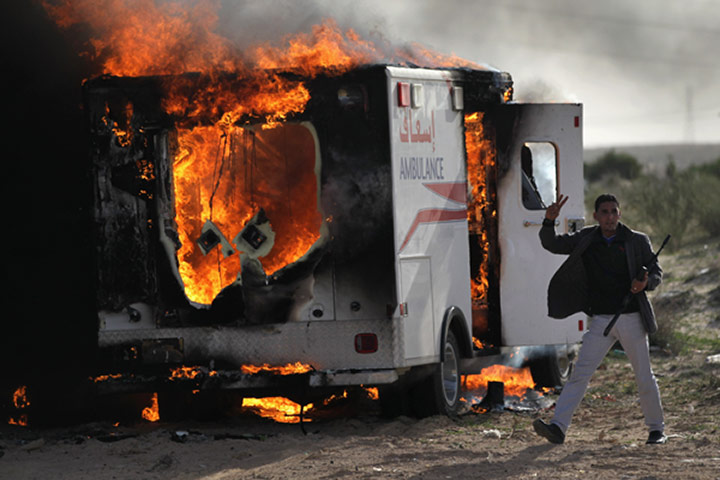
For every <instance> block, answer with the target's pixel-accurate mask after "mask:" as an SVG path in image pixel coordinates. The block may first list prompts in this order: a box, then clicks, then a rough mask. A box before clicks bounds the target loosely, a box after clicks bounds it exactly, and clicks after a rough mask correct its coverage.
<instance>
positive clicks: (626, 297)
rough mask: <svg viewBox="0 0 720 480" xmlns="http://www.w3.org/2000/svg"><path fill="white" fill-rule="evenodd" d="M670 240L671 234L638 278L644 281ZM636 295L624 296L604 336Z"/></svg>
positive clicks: (630, 293)
mask: <svg viewBox="0 0 720 480" xmlns="http://www.w3.org/2000/svg"><path fill="white" fill-rule="evenodd" d="M669 240H670V235H668V236H667V237H665V240H663V242H662V245H660V248H658V251H657V252H655V253H654V254H653V257H652V259H651V260H650V263H649V264H648V265H647V266H645V265H643V266H642V268H640V271H639V272H638V274H637V276H636V277H635V279H636V280H638V281H642V280H643V279H644V278H645V274H646V273H648V271H649V268H650V267H652V266H653V265H654V264H655V262H657V258H658V255H660V252H662V249H663V248H665V245H666V244H667V242H668V241H669ZM633 295H635V294H634V293H632V292H628V293H627V294H626V295H625V297H624V298H623V301H622V304H621V305H620V308H619V309H618V310H617V312H616V313H615V316H614V317H613V318H612V319H611V320H610V323H608V326H607V327H605V331H604V332H603V336H605V337H607V336H608V334H609V333H610V330H612V328H613V327H614V326H615V322H617V321H618V318H620V315H621V314H622V312H623V311H624V310H625V308H626V307H627V305H628V303H630V299H631V298H632V296H633Z"/></svg>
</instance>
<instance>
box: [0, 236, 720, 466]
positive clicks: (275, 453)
mask: <svg viewBox="0 0 720 480" xmlns="http://www.w3.org/2000/svg"><path fill="white" fill-rule="evenodd" d="M719 252H720V242H714V243H713V244H712V245H710V246H709V247H708V246H707V245H699V246H698V247H697V248H696V249H695V251H691V250H687V251H685V252H683V253H681V254H678V255H675V256H672V257H670V256H668V257H667V260H666V261H665V262H664V265H663V266H664V268H665V270H666V280H665V282H664V284H663V286H662V287H661V289H660V290H659V291H658V292H656V293H655V298H654V304H655V307H656V311H657V312H658V318H659V319H660V320H662V321H663V322H664V324H666V325H670V326H671V327H672V331H673V334H672V335H671V336H667V335H666V336H667V338H670V339H671V340H672V341H671V342H669V344H668V345H672V344H674V345H675V347H674V349H675V350H676V351H675V352H672V353H671V352H670V350H672V349H669V347H662V346H661V345H658V346H657V347H655V348H654V349H653V356H652V362H653V367H654V370H655V373H656V375H657V377H658V383H659V385H660V391H661V395H662V399H663V404H664V408H665V416H666V423H667V430H666V433H667V434H668V436H669V441H668V443H666V444H665V445H646V444H645V440H646V438H647V432H646V430H645V427H644V425H643V418H642V414H641V412H640V407H639V405H638V402H637V390H636V387H635V383H634V378H633V375H632V371H631V369H630V366H629V365H628V362H627V359H626V358H625V356H624V354H623V353H622V352H621V351H618V350H613V351H612V352H611V353H610V354H609V355H608V357H607V358H606V359H605V361H604V362H603V364H602V365H601V367H600V369H599V370H598V371H597V372H596V374H595V376H594V377H593V379H592V381H591V383H590V387H589V389H588V391H587V394H586V396H585V398H584V400H583V403H582V404H581V406H580V408H579V409H578V411H577V412H576V415H575V417H574V420H573V425H572V426H571V429H570V430H569V432H568V436H567V438H566V441H565V444H563V445H552V444H549V443H547V442H546V441H545V440H544V439H541V438H539V437H537V436H536V435H535V434H534V432H533V430H532V426H531V424H532V421H533V419H534V418H537V417H542V418H545V419H548V418H549V417H550V416H551V415H552V408H553V406H554V399H555V398H557V397H556V395H555V394H553V393H550V394H547V395H545V396H544V397H542V398H541V402H539V403H537V404H531V406H533V405H534V406H533V408H519V407H518V406H517V405H516V404H511V403H510V400H511V399H510V398H506V404H505V407H500V408H496V409H492V410H490V411H489V412H487V411H486V412H484V413H478V412H476V411H473V410H468V411H467V412H466V413H465V414H463V415H461V416H460V417H459V418H456V419H450V418H447V417H443V416H435V417H430V418H425V419H414V418H407V417H397V418H393V419H385V418H382V417H381V416H380V415H379V405H378V402H377V401H372V400H370V399H368V398H367V397H366V396H363V397H361V398H352V397H351V398H348V399H344V400H340V401H338V402H335V403H333V404H332V405H331V407H328V408H326V409H322V410H320V411H319V412H317V413H316V415H315V416H314V418H311V420H312V421H310V422H304V423H303V424H302V426H301V425H299V424H281V423H275V422H272V421H270V420H266V419H263V418H260V417H258V416H256V415H254V414H252V413H249V412H241V413H240V414H238V415H235V416H232V417H227V418H225V419H223V420H221V421H219V420H215V421H205V422H197V421H181V422H174V423H170V422H167V421H163V420H162V419H161V420H160V421H159V422H156V423H149V422H146V421H143V420H141V419H140V418H139V417H138V419H137V421H131V422H125V423H123V424H117V425H113V423H112V422H107V423H87V424H81V425H76V426H72V427H64V428H37V427H32V426H31V427H18V426H13V425H4V426H0V479H2V480H5V479H8V480H15V479H42V480H45V479H58V480H64V479H67V480H85V479H87V480H111V479H178V480H182V479H188V480H189V479H193V480H196V479H197V480H199V479H203V480H210V479H214V480H220V479H223V480H225V479H227V480H229V479H244V478H257V479H283V480H286V479H334V478H420V477H422V478H431V479H443V478H450V479H452V478H473V479H483V478H548V479H557V478H620V479H647V480H649V479H679V478H681V479H688V478H690V479H703V480H710V479H713V480H718V479H720V362H718V363H712V362H709V361H708V359H709V358H712V356H713V355H714V356H715V357H717V354H720V255H719ZM668 321H670V323H668ZM655 343H658V342H655Z"/></svg>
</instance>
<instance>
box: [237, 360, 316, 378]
mask: <svg viewBox="0 0 720 480" xmlns="http://www.w3.org/2000/svg"><path fill="white" fill-rule="evenodd" d="M312 370H313V368H312V366H310V365H306V364H304V363H301V362H295V363H288V364H287V365H284V366H270V365H268V364H267V363H264V364H262V365H243V366H241V367H240V371H242V372H243V373H248V374H255V373H259V372H270V373H273V374H276V375H292V374H296V373H307V372H310V371H312Z"/></svg>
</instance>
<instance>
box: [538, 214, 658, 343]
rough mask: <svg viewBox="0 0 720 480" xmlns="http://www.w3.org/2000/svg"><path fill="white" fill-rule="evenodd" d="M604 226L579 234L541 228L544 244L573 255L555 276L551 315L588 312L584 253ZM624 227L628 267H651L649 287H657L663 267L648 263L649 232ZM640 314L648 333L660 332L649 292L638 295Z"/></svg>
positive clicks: (550, 297) (550, 287) (550, 295)
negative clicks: (560, 233)
mask: <svg viewBox="0 0 720 480" xmlns="http://www.w3.org/2000/svg"><path fill="white" fill-rule="evenodd" d="M599 228H600V227H599V226H597V225H595V226H592V227H585V228H583V229H582V230H580V231H579V232H577V233H570V234H563V235H557V234H556V233H555V228H554V227H551V226H543V227H542V228H541V229H540V242H541V243H542V246H543V247H544V248H545V249H546V250H548V251H550V252H552V253H557V254H566V255H567V254H569V255H570V256H569V257H568V258H567V260H565V262H564V263H563V264H562V265H561V266H560V268H559V269H558V271H557V272H555V275H553V277H552V279H551V280H550V284H549V285H548V315H549V316H550V317H552V318H565V317H568V316H570V315H572V314H573V313H577V312H585V313H588V304H589V296H588V281H587V274H586V272H585V265H584V263H583V260H582V254H583V252H584V251H585V250H586V249H587V247H588V246H589V245H590V243H592V240H593V236H594V235H597V234H598V229H599ZM621 229H622V230H623V235H624V238H625V251H626V252H627V261H628V269H629V271H630V272H631V275H634V274H635V273H636V272H638V271H639V269H640V268H641V267H642V266H643V265H645V266H647V267H648V269H649V275H648V284H647V287H646V290H654V289H655V288H656V287H657V286H658V285H660V282H661V281H662V269H661V268H660V265H659V264H658V263H657V262H655V264H654V265H652V266H650V265H648V264H649V263H650V261H651V260H652V257H653V255H654V254H653V251H652V246H651V244H650V239H649V238H648V236H647V235H645V234H644V233H641V232H636V231H633V230H631V229H629V228H628V227H627V226H625V225H623V224H622V223H619V224H618V230H621ZM636 296H637V300H638V306H639V308H640V315H641V317H642V320H643V324H644V326H645V330H646V331H647V332H648V333H655V332H656V331H657V322H656V321H655V312H654V311H653V308H652V305H651V304H650V301H649V300H648V298H647V295H646V293H645V291H642V292H640V293H638V294H636Z"/></svg>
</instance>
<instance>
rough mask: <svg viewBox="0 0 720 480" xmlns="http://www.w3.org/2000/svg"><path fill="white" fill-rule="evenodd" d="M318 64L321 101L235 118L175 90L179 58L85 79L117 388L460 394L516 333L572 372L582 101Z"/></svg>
mask: <svg viewBox="0 0 720 480" xmlns="http://www.w3.org/2000/svg"><path fill="white" fill-rule="evenodd" d="M288 78H290V79H291V80H292V79H293V78H294V77H293V76H292V75H288ZM185 80H186V84H185V85H186V86H185V87H184V88H185V92H186V99H187V105H190V106H191V105H192V104H193V101H195V99H199V98H200V97H199V94H198V93H197V92H198V91H199V89H200V88H201V86H202V83H203V81H202V79H198V78H195V77H191V78H189V79H185ZM234 81H235V82H236V84H237V85H239V86H240V87H239V90H238V92H237V98H239V99H241V100H242V99H250V97H251V96H252V92H251V90H250V89H251V88H252V82H250V81H248V82H246V83H245V84H243V81H242V79H234ZM302 81H303V86H304V88H306V89H307V91H308V92H309V100H308V101H307V104H306V105H305V107H304V109H303V110H302V111H299V112H295V113H293V114H291V115H288V116H285V117H283V118H279V119H273V120H272V121H269V120H268V118H267V117H263V116H261V115H254V114H253V113H252V112H251V113H248V114H247V115H245V116H243V117H242V118H241V119H240V120H237V119H236V120H234V122H232V123H231V124H226V125H224V126H222V127H221V128H219V127H218V126H217V124H215V125H211V122H209V121H208V120H207V119H205V118H202V116H198V115H196V116H193V115H191V114H189V113H188V112H190V111H191V108H190V107H188V106H187V105H186V107H185V110H182V111H180V110H172V109H169V108H168V106H167V101H166V100H167V99H166V95H167V94H166V89H167V82H168V79H167V78H166V77H142V78H122V77H109V76H105V77H100V78H97V79H93V80H90V81H88V82H86V84H85V85H84V102H85V111H86V113H87V118H88V127H89V131H90V138H91V144H92V155H91V156H92V165H93V171H92V174H91V176H92V179H93V184H94V202H95V203H94V206H93V214H94V221H95V227H96V228H95V234H96V236H95V239H94V245H95V257H96V291H97V295H96V297H97V312H98V347H99V352H100V357H99V358H100V362H99V364H98V374H101V373H113V374H117V376H110V377H105V378H106V381H104V382H100V383H99V388H100V389H104V390H105V391H107V392H118V391H135V390H140V389H143V390H148V391H167V390H177V389H179V388H184V389H192V390H207V391H235V392H241V395H250V396H258V395H269V394H279V395H284V396H288V397H290V398H293V399H297V401H299V402H301V403H308V402H310V401H312V400H313V399H317V398H320V397H322V396H325V395H327V394H328V393H330V392H334V391H338V390H342V389H348V388H361V387H363V388H364V387H378V389H379V392H380V401H381V404H382V405H383V408H384V409H385V410H386V411H388V412H395V413H410V414H417V415H430V414H435V413H441V414H447V415H454V414H456V413H457V412H458V411H459V409H460V407H461V396H462V378H463V376H464V375H467V374H472V373H479V371H480V370H481V369H482V368H483V367H485V366H487V365H489V364H491V363H495V362H498V361H503V359H507V358H508V355H510V354H512V353H513V352H524V353H523V354H524V355H525V356H526V359H525V361H524V364H526V365H529V366H530V367H531V370H532V373H533V377H534V379H535V381H536V383H537V384H538V385H543V386H557V385H562V383H563V382H564V381H565V380H566V379H567V376H568V374H569V371H570V369H571V365H572V360H573V355H574V352H575V350H576V348H577V345H578V342H579V341H580V339H581V337H582V335H583V333H584V331H585V329H586V327H587V325H586V320H585V317H584V316H583V315H582V314H578V315H574V316H571V317H568V318H566V319H562V320H559V319H552V318H549V317H548V315H547V300H546V292H547V285H548V281H549V279H550V277H551V275H552V274H553V273H554V272H555V270H556V269H557V268H558V267H559V265H560V263H561V262H562V260H563V258H562V257H560V256H555V255H551V254H550V253H548V252H546V251H544V250H543V249H542V247H541V245H540V241H539V238H538V231H539V229H540V226H541V224H542V221H543V218H544V215H545V208H546V207H547V206H548V205H549V204H551V203H552V202H553V201H555V199H556V198H557V196H558V195H559V194H560V193H562V194H564V195H567V196H568V197H569V201H568V203H567V204H566V205H565V207H564V208H563V210H562V214H561V217H559V218H558V219H557V230H558V231H559V232H572V231H576V230H578V229H580V228H582V226H583V224H584V217H583V215H584V202H583V170H582V168H583V162H582V154H583V152H582V106H581V105H579V104H562V103H554V104H520V103H516V102H514V101H513V99H512V97H513V86H512V78H511V76H510V75H509V74H508V73H506V72H502V71H498V70H495V69H492V68H478V69H469V68H447V69H445V68H443V69H425V68H413V67H405V66H395V65H386V64H381V65H368V66H363V67H358V68H355V69H353V70H351V71H349V72H346V73H344V74H340V75H326V76H317V77H314V78H309V79H302ZM248 92H250V93H248ZM198 101H199V100H198ZM248 101H249V100H248ZM286 365H301V366H303V367H304V368H301V369H300V371H299V372H297V373H291V374H285V375H278V374H269V373H268V372H269V371H271V370H263V369H262V368H260V367H261V366H266V367H268V366H269V367H270V368H272V367H280V366H286ZM250 366H256V367H257V368H256V369H254V370H253V369H252V368H250ZM179 368H185V369H192V371H193V372H194V373H193V375H192V376H189V377H187V378H184V379H183V381H178V379H177V378H174V376H173V375H171V374H170V372H174V371H177V370H178V369H179Z"/></svg>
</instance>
